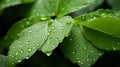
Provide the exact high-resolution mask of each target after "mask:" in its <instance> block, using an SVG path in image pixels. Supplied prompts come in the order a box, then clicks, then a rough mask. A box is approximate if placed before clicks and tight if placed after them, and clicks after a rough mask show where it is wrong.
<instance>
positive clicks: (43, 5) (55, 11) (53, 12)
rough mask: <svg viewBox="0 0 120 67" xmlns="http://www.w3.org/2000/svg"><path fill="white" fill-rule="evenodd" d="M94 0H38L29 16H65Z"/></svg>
mask: <svg viewBox="0 0 120 67" xmlns="http://www.w3.org/2000/svg"><path fill="white" fill-rule="evenodd" d="M93 2H94V0H37V1H36V2H35V3H34V4H33V5H32V7H31V9H30V10H29V12H28V14H27V16H31V15H41V16H64V15H66V14H69V13H72V12H74V11H76V10H79V9H81V8H84V7H86V6H88V5H90V4H92V3H93Z"/></svg>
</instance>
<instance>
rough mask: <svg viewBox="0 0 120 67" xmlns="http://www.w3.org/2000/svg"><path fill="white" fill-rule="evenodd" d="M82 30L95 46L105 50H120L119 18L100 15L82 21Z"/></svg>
mask: <svg viewBox="0 0 120 67" xmlns="http://www.w3.org/2000/svg"><path fill="white" fill-rule="evenodd" d="M83 31H84V34H85V35H86V37H87V38H88V39H89V40H90V41H91V42H92V43H93V44H94V45H95V46H96V47H98V48H100V49H105V50H120V20H119V18H112V17H101V18H98V19H96V20H94V21H91V22H86V23H83ZM93 34H94V35H93Z"/></svg>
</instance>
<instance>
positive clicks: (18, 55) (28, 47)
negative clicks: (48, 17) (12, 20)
mask: <svg viewBox="0 0 120 67" xmlns="http://www.w3.org/2000/svg"><path fill="white" fill-rule="evenodd" d="M47 30H48V25H47V22H39V23H37V24H34V25H32V26H30V27H28V28H25V29H24V30H22V31H21V32H20V33H19V34H18V39H16V40H15V41H14V42H13V43H12V44H11V46H10V48H9V52H8V56H7V58H8V60H9V67H13V66H14V65H15V64H17V63H19V62H21V61H22V60H23V59H28V58H29V57H31V56H32V55H33V54H34V53H35V52H36V51H37V49H38V48H39V47H41V46H42V45H43V43H44V42H45V40H46V39H47Z"/></svg>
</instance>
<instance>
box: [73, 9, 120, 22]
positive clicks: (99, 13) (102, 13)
mask: <svg viewBox="0 0 120 67" xmlns="http://www.w3.org/2000/svg"><path fill="white" fill-rule="evenodd" d="M100 17H113V18H120V13H119V12H115V11H112V10H109V9H106V10H104V9H98V10H96V11H94V12H91V13H89V14H83V15H81V16H77V17H75V18H74V19H75V21H76V22H79V23H84V22H90V21H93V20H95V19H97V18H100Z"/></svg>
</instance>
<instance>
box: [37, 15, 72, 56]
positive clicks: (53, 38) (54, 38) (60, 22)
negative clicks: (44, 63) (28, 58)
mask: <svg viewBox="0 0 120 67" xmlns="http://www.w3.org/2000/svg"><path fill="white" fill-rule="evenodd" d="M72 25H73V22H72V18H71V17H69V16H65V17H60V18H57V19H55V20H54V21H51V24H50V25H49V31H48V38H47V41H46V42H45V43H44V44H43V46H42V47H41V48H39V50H42V52H44V53H46V54H47V55H48V56H49V55H51V53H52V51H53V50H54V49H55V48H56V47H57V46H58V44H59V43H61V42H62V40H63V39H64V37H65V36H68V35H69V32H70V30H71V28H72Z"/></svg>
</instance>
